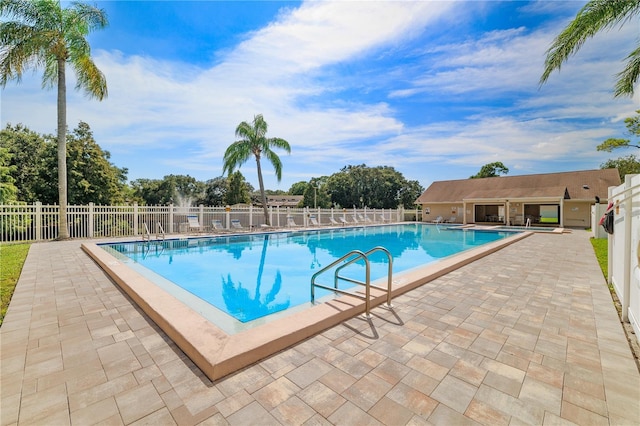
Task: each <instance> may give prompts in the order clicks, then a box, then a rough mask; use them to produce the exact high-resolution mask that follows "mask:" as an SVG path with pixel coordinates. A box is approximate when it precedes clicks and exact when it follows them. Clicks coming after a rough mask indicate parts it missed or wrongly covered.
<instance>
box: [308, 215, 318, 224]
mask: <svg viewBox="0 0 640 426" xmlns="http://www.w3.org/2000/svg"><path fill="white" fill-rule="evenodd" d="M309 222H310V223H311V225H313V226H320V223H319V222H318V219H316V216H315V215H313V214H312V215H311V216H309Z"/></svg>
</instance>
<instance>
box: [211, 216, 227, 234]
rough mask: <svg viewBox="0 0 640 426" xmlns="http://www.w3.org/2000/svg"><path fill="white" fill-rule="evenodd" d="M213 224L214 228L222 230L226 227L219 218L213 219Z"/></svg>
mask: <svg viewBox="0 0 640 426" xmlns="http://www.w3.org/2000/svg"><path fill="white" fill-rule="evenodd" d="M211 226H212V227H213V229H215V230H217V231H220V230H223V229H224V226H222V221H221V220H219V219H215V220H213V221H211Z"/></svg>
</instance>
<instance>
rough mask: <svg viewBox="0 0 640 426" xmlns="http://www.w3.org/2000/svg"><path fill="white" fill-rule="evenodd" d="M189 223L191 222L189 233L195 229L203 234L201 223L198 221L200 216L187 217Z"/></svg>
mask: <svg viewBox="0 0 640 426" xmlns="http://www.w3.org/2000/svg"><path fill="white" fill-rule="evenodd" d="M187 221H188V222H189V225H188V227H187V228H188V231H189V232H191V231H192V230H193V229H195V230H196V231H197V232H203V229H202V226H201V225H200V221H199V220H198V216H193V215H190V216H187Z"/></svg>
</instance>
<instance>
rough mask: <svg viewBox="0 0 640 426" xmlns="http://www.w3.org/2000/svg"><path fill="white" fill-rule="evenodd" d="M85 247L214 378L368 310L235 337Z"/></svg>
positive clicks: (347, 308) (430, 274) (451, 260)
mask: <svg viewBox="0 0 640 426" xmlns="http://www.w3.org/2000/svg"><path fill="white" fill-rule="evenodd" d="M530 235H533V233H532V232H522V233H515V234H514V235H513V236H509V237H507V238H504V239H502V240H499V241H494V242H491V243H488V244H485V245H482V246H480V247H476V248H473V249H470V250H467V251H465V252H463V253H460V254H457V255H454V256H450V257H448V258H445V259H443V260H440V261H438V262H435V263H432V264H429V265H426V266H424V267H418V268H414V269H412V270H410V271H406V272H402V273H398V274H395V275H394V277H393V283H394V286H393V290H392V297H396V296H399V295H401V294H403V293H406V292H407V291H410V290H413V289H415V288H416V287H419V286H421V285H424V284H426V283H428V282H429V281H432V280H434V279H436V278H438V277H441V276H442V275H445V274H447V273H449V272H451V271H453V270H455V269H457V268H460V267H462V266H464V265H466V264H469V263H471V262H473V261H475V260H477V259H479V258H482V257H484V256H487V255H489V254H491V253H494V252H496V251H498V250H500V249H502V248H503V247H506V246H508V245H511V244H513V243H515V242H517V241H520V240H522V239H523V238H526V237H528V236H530ZM81 247H82V250H83V251H84V252H85V253H86V254H87V255H88V256H89V257H90V258H92V259H93V260H94V261H95V262H96V263H97V264H98V265H99V266H100V267H101V268H102V269H103V271H104V272H105V273H106V274H107V275H108V276H109V277H110V278H111V279H112V280H113V281H114V282H115V283H116V284H117V285H118V286H119V287H120V288H121V289H122V290H123V291H124V292H125V293H126V294H127V295H128V296H129V297H131V299H132V300H133V301H134V302H135V303H136V304H137V305H138V306H139V307H140V308H141V309H142V310H143V311H144V312H145V313H146V314H147V315H148V316H149V317H150V318H151V319H152V320H153V321H154V322H155V323H156V324H157V325H158V327H160V328H161V329H162V330H163V331H164V332H165V333H166V334H167V336H169V337H170V338H171V339H172V340H173V341H174V342H175V343H176V345H177V346H178V347H179V348H180V349H181V350H182V351H183V352H184V353H185V354H186V355H187V356H188V357H189V358H190V359H191V360H192V361H193V362H194V363H195V364H196V365H197V366H198V367H199V368H200V369H201V370H202V371H203V373H204V374H205V375H206V376H207V377H209V379H211V380H212V381H215V380H217V379H220V378H222V377H225V376H227V375H229V374H231V373H233V372H235V371H238V370H240V369H242V368H244V367H247V366H249V365H251V364H253V363H255V362H257V361H259V360H261V359H264V358H266V357H268V356H270V355H272V354H275V353H277V352H279V351H281V350H283V349H285V348H287V347H289V346H292V345H293V344H295V343H298V342H300V341H302V340H305V339H307V338H309V337H311V336H314V335H315V334H317V333H320V332H321V331H323V330H326V329H327V328H329V327H332V326H334V325H337V324H339V323H341V322H343V321H345V320H347V319H350V318H353V317H355V316H357V315H359V314H362V313H363V312H364V301H361V300H359V299H355V298H353V297H350V296H342V297H339V298H335V299H331V300H329V301H326V302H324V303H320V304H317V305H315V306H313V307H311V308H309V309H306V310H304V311H301V312H295V313H292V314H291V315H287V316H285V317H282V318H279V319H276V320H274V321H271V322H269V323H266V324H263V325H260V326H257V327H255V328H252V329H249V330H245V331H242V332H240V333H236V334H231V335H230V334H227V333H225V332H224V331H222V330H221V329H219V328H218V327H216V326H215V325H214V324H212V323H211V322H209V321H208V320H206V319H205V318H203V317H202V316H201V315H200V314H198V313H197V312H195V311H194V310H192V309H191V308H189V307H188V306H186V305H185V304H183V303H182V302H180V301H179V300H178V299H176V298H175V297H174V296H172V295H170V294H169V293H167V292H166V291H164V290H162V289H161V288H159V287H158V286H156V285H155V284H154V283H153V282H151V281H150V280H149V279H147V278H145V277H144V276H143V275H141V274H140V273H138V272H136V271H135V270H133V269H132V268H130V267H129V266H127V265H126V264H125V263H122V262H121V261H120V260H118V259H117V258H115V257H114V256H112V255H111V254H109V253H108V252H107V251H106V250H103V249H102V248H100V247H99V246H98V244H97V243H83V244H82V246H81ZM384 302H386V295H384V294H382V292H375V291H374V289H372V299H371V306H372V307H374V306H378V305H380V304H382V303H384Z"/></svg>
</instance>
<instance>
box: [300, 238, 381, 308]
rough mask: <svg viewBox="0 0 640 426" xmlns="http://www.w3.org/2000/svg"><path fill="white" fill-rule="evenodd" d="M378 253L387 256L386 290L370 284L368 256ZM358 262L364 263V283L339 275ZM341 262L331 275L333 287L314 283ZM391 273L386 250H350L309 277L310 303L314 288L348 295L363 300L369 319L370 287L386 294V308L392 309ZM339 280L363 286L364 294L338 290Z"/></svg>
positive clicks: (377, 248)
mask: <svg viewBox="0 0 640 426" xmlns="http://www.w3.org/2000/svg"><path fill="white" fill-rule="evenodd" d="M378 251H381V252H383V253H384V254H386V255H387V260H388V262H389V270H388V272H387V288H384V287H380V286H376V285H373V284H371V266H370V262H369V256H370V255H371V254H373V253H375V252H378ZM359 260H364V263H365V280H364V281H360V280H356V279H353V278H349V277H345V276H343V275H340V272H341V271H342V270H343V269H344V268H346V267H347V266H349V265H351V264H353V263H355V262H357V261H359ZM341 262H343V264H342V265H340V266H338V267H337V268H336V269H335V273H334V275H333V287H331V286H327V285H323V284H318V283H317V282H316V278H318V276H320V275H321V274H323V273H325V272H327V271H328V270H330V269H332V268H334V267H335V266H336V265H338V264H339V263H341ZM392 271H393V258H392V256H391V253H390V252H389V250H387V249H386V248H384V247H381V246H378V247H374V248H372V249H371V250H369V251H367V252H362V251H360V250H351V251H350V252H349V253H347V254H345V255H344V256H342V257H341V258H340V259H338V260H336V261H334V262H333V263H331V264H330V265H327V266H325V267H324V268H322V269H321V270H319V271H318V272H316V273H315V274H313V276H312V277H311V302H312V303H313V302H314V300H315V289H316V287H319V288H323V289H325V290H330V291H333V292H336V293H340V294H346V295H349V296H353V297H357V298H358V299H362V300H364V305H365V315H366V316H367V318H369V317H371V314H370V311H371V287H373V288H375V289H378V290H382V291H384V292H386V293H387V307H388V308H392V307H393V306H392V305H391V283H392ZM340 280H342V281H346V282H350V283H353V284H358V285H361V286H364V287H365V294H364V295H362V294H361V293H357V292H355V291H348V290H342V289H339V288H338V282H339V281H340Z"/></svg>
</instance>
